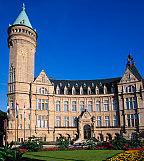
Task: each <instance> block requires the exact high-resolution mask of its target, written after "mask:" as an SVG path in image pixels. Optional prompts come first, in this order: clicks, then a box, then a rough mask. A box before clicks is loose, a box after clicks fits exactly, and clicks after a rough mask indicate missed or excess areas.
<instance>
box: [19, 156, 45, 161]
mask: <svg viewBox="0 0 144 161" xmlns="http://www.w3.org/2000/svg"><path fill="white" fill-rule="evenodd" d="M21 161H46V160H39V159H30V158H27V157H23V158H22V159H21Z"/></svg>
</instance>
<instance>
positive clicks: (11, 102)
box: [10, 100, 14, 109]
mask: <svg viewBox="0 0 144 161" xmlns="http://www.w3.org/2000/svg"><path fill="white" fill-rule="evenodd" d="M13 105H14V103H13V100H11V101H10V109H14V106H13Z"/></svg>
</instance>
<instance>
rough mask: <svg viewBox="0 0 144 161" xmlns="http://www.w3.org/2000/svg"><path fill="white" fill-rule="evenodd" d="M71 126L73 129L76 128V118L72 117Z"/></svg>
mask: <svg viewBox="0 0 144 161" xmlns="http://www.w3.org/2000/svg"><path fill="white" fill-rule="evenodd" d="M72 125H73V126H74V127H76V126H77V118H76V117H72Z"/></svg>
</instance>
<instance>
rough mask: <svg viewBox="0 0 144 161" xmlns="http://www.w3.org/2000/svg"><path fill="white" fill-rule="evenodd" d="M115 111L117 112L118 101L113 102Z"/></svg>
mask: <svg viewBox="0 0 144 161" xmlns="http://www.w3.org/2000/svg"><path fill="white" fill-rule="evenodd" d="M113 110H114V111H116V110H117V101H116V100H113Z"/></svg>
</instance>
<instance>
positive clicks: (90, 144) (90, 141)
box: [86, 138, 96, 150]
mask: <svg viewBox="0 0 144 161" xmlns="http://www.w3.org/2000/svg"><path fill="white" fill-rule="evenodd" d="M86 143H87V145H88V149H90V150H93V149H94V148H95V147H96V139H95V138H89V139H87V140H86Z"/></svg>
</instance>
